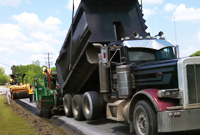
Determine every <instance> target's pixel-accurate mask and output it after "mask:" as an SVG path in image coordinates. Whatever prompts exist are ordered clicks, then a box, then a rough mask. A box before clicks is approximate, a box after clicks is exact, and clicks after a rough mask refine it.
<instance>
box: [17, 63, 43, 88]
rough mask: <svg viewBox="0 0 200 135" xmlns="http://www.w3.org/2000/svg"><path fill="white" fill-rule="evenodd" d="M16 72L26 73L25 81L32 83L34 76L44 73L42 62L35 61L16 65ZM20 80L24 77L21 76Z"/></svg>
mask: <svg viewBox="0 0 200 135" xmlns="http://www.w3.org/2000/svg"><path fill="white" fill-rule="evenodd" d="M16 73H17V74H26V76H25V77H24V83H29V84H31V83H32V81H33V80H32V79H33V77H34V76H38V75H42V74H43V73H42V67H40V62H39V61H38V60H37V61H33V62H32V64H30V65H20V66H16ZM19 80H22V77H20V79H19Z"/></svg>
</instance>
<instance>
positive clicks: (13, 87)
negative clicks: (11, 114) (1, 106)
mask: <svg viewBox="0 0 200 135" xmlns="http://www.w3.org/2000/svg"><path fill="white" fill-rule="evenodd" d="M25 75H26V74H12V75H10V77H11V78H12V79H13V82H12V83H11V82H10V83H9V89H10V96H11V98H12V99H20V98H28V97H29V95H28V87H29V84H24V76H25Z"/></svg>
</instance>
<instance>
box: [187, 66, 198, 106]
mask: <svg viewBox="0 0 200 135" xmlns="http://www.w3.org/2000/svg"><path fill="white" fill-rule="evenodd" d="M187 83H188V96H189V97H188V98H189V104H195V103H200V64H196V65H187Z"/></svg>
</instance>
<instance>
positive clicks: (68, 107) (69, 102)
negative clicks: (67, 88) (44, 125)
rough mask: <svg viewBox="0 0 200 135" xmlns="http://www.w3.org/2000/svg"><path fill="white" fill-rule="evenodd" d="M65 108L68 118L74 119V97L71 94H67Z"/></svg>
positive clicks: (64, 100)
mask: <svg viewBox="0 0 200 135" xmlns="http://www.w3.org/2000/svg"><path fill="white" fill-rule="evenodd" d="M63 106H64V111H65V115H66V116H67V117H72V116H73V114H72V96H71V95H70V94H66V95H65V96H64V99H63Z"/></svg>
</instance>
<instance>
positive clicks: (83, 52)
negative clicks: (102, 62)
mask: <svg viewBox="0 0 200 135" xmlns="http://www.w3.org/2000/svg"><path fill="white" fill-rule="evenodd" d="M68 18H71V17H70V16H68ZM144 22H145V20H144V19H143V14H142V11H141V7H140V5H139V3H138V0H81V3H80V5H79V8H78V9H77V12H76V15H75V17H74V19H73V25H72V26H73V27H72V26H71V27H72V29H73V36H72V38H71V27H70V29H69V31H68V34H67V36H66V39H65V41H64V43H63V46H62V48H61V50H60V55H59V57H58V58H57V61H56V68H57V73H58V79H59V83H60V87H61V93H62V94H65V93H81V92H84V91H88V90H90V88H91V89H92V88H95V87H96V86H95V84H98V83H99V82H98V52H99V49H98V48H94V47H93V43H101V44H108V43H111V42H113V41H117V40H120V39H121V38H124V37H127V36H131V35H132V34H133V32H134V31H137V32H138V33H139V34H140V35H141V36H143V37H145V36H147V35H149V34H148V33H146V32H145V30H146V29H147V26H146V25H145V23H144ZM71 39H72V47H71V48H70V43H71ZM70 53H71V54H70ZM70 57H71V59H70ZM70 63H71V65H72V68H71V69H70V68H69V65H70ZM93 85H94V86H93Z"/></svg>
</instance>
